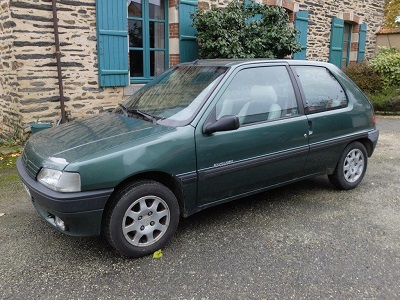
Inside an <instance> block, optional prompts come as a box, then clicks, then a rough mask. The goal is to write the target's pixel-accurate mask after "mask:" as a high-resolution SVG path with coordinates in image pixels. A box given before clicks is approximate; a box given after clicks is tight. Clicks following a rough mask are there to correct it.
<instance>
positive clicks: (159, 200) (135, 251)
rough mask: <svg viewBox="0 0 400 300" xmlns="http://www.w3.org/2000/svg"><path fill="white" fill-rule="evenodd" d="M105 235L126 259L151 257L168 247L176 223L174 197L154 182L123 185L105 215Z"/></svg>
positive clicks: (177, 213) (176, 213)
mask: <svg viewBox="0 0 400 300" xmlns="http://www.w3.org/2000/svg"><path fill="white" fill-rule="evenodd" d="M105 213H106V217H105V222H104V233H105V236H106V238H107V240H108V242H109V243H110V245H111V246H112V247H113V248H114V249H116V250H117V251H118V252H119V253H121V254H122V255H124V256H127V257H140V256H145V255H148V254H151V253H153V252H155V251H157V250H159V249H161V248H162V247H164V246H165V244H167V242H168V241H169V240H170V239H171V238H172V236H173V234H174V233H175V231H176V228H177V227H178V223H179V205H178V201H177V199H176V197H175V195H174V194H173V193H172V192H171V191H170V190H169V189H168V188H167V187H165V186H164V185H162V184H160V183H158V182H155V181H139V182H135V183H132V184H130V185H128V186H126V187H125V188H124V189H122V190H121V191H119V192H118V193H117V194H116V195H115V196H114V198H113V199H112V202H111V205H110V207H109V208H108V210H107V211H106V212H105Z"/></svg>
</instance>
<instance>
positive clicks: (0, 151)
mask: <svg viewBox="0 0 400 300" xmlns="http://www.w3.org/2000/svg"><path fill="white" fill-rule="evenodd" d="M22 150H23V147H22V146H15V147H3V146H0V156H6V155H10V154H13V153H21V152H22Z"/></svg>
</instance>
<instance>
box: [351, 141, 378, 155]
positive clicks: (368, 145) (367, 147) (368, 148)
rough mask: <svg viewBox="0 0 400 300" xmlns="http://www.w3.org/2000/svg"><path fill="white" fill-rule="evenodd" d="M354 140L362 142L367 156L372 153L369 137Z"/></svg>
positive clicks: (372, 147) (372, 148)
mask: <svg viewBox="0 0 400 300" xmlns="http://www.w3.org/2000/svg"><path fill="white" fill-rule="evenodd" d="M355 142H360V143H361V144H363V146H364V147H365V149H366V150H367V154H368V157H371V156H372V153H373V152H374V146H373V144H372V142H371V141H370V140H369V139H367V138H363V139H359V140H356V141H355ZM349 144H350V143H349Z"/></svg>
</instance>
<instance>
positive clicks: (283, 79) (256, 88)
mask: <svg viewBox="0 0 400 300" xmlns="http://www.w3.org/2000/svg"><path fill="white" fill-rule="evenodd" d="M216 112H217V118H218V119H219V118H221V117H222V116H225V115H236V116H238V117H239V120H240V122H241V124H248V123H255V122H262V121H267V120H273V119H278V118H281V117H289V116H292V115H296V114H297V113H298V110H297V101H296V96H295V94H294V90H293V86H292V82H291V80H290V77H289V74H288V72H287V70H286V67H284V66H276V67H262V68H250V69H245V70H243V71H240V72H239V73H238V74H237V75H236V76H235V78H234V79H233V80H232V81H231V83H230V84H229V86H228V88H227V89H226V91H225V92H224V94H223V95H222V97H221V99H220V101H219V102H218V104H217V107H216Z"/></svg>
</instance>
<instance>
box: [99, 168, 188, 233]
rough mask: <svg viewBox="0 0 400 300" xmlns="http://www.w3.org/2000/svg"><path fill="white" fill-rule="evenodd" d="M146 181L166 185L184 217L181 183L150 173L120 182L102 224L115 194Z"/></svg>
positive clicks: (168, 176)
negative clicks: (130, 185) (136, 183)
mask: <svg viewBox="0 0 400 300" xmlns="http://www.w3.org/2000/svg"><path fill="white" fill-rule="evenodd" d="M146 180H147V181H149V180H150V181H156V182H158V183H161V184H162V185H165V186H166V187H167V188H168V189H170V190H171V192H172V193H173V194H174V195H175V197H176V199H177V200H178V205H179V212H180V215H181V216H182V215H183V212H184V209H185V201H184V200H185V196H184V192H183V189H182V186H181V184H180V182H179V181H178V180H177V179H176V178H174V177H173V176H172V175H170V174H168V173H164V172H159V171H150V172H145V173H139V174H135V175H133V176H131V177H129V178H126V179H125V180H124V181H122V182H120V183H119V184H118V185H117V186H116V187H115V189H114V192H113V193H112V194H111V196H110V198H109V199H108V201H107V203H106V206H105V208H104V212H103V220H102V223H104V217H105V215H106V214H107V213H106V212H107V211H108V208H109V207H110V205H111V204H112V199H113V196H114V195H115V194H117V193H118V192H119V191H120V190H121V189H123V188H124V187H125V186H127V185H129V184H131V183H133V182H135V181H146ZM102 227H103V226H102Z"/></svg>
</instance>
